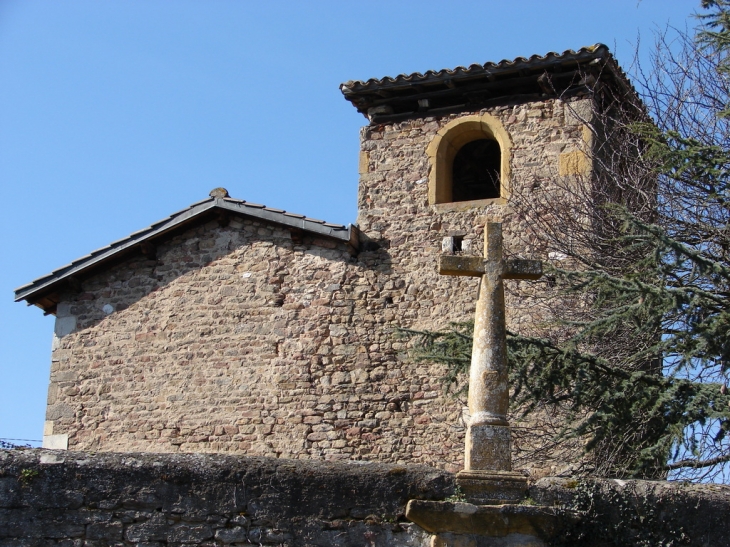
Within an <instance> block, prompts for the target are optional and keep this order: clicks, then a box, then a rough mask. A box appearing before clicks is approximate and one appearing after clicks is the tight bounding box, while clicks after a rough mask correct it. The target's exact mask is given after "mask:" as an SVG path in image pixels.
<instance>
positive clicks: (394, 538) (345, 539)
mask: <svg viewBox="0 0 730 547" xmlns="http://www.w3.org/2000/svg"><path fill="white" fill-rule="evenodd" d="M453 491H454V478H453V476H452V475H450V474H448V473H445V472H443V471H437V470H435V469H430V468H427V467H408V468H405V467H402V466H393V465H390V466H388V465H380V464H371V465H356V464H342V463H340V464H332V463H325V462H297V461H292V460H281V459H273V458H249V457H241V456H238V457H234V456H222V455H186V454H164V455H152V454H110V453H107V454H102V455H92V454H88V453H82V452H61V451H47V450H43V451H42V450H33V451H19V450H15V451H0V547H11V546H12V547H47V546H59V547H61V546H63V547H81V546H83V547H106V546H112V545H113V546H123V545H136V546H144V547H162V546H164V545H169V546H182V545H200V546H209V547H213V546H220V545H251V544H253V545H280V546H292V547H293V546H312V547H314V546H322V547H325V546H327V547H330V546H332V547H349V546H352V547H362V546H364V545H367V546H369V547H385V546H388V547H421V546H423V547H426V545H428V538H429V535H428V534H427V533H425V532H424V531H423V530H421V529H420V528H419V527H418V526H416V525H415V524H412V523H410V522H408V521H406V520H405V517H404V513H405V505H406V503H407V502H408V500H409V499H411V498H419V499H441V498H444V497H446V496H448V495H450V494H451V493H453Z"/></svg>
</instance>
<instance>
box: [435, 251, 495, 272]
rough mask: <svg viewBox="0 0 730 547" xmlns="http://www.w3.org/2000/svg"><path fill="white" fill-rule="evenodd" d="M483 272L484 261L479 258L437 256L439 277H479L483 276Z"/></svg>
mask: <svg viewBox="0 0 730 547" xmlns="http://www.w3.org/2000/svg"><path fill="white" fill-rule="evenodd" d="M484 272H485V268H484V259H483V258H482V257H480V256H449V255H441V256H439V273H440V274H441V275H468V276H472V277H480V276H482V275H484Z"/></svg>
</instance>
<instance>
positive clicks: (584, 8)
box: [0, 0, 699, 444]
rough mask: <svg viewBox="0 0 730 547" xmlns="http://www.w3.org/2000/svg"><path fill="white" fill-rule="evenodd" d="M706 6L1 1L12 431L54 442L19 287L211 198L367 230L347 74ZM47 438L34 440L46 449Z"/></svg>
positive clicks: (42, 357) (0, 122) (553, 40)
mask: <svg viewBox="0 0 730 547" xmlns="http://www.w3.org/2000/svg"><path fill="white" fill-rule="evenodd" d="M698 5H699V1H690V0H641V1H637V0H611V1H610V2H586V1H585V0H580V1H573V0H561V1H549V0H541V1H532V0H514V1H512V2H504V1H501V0H500V1H495V0H482V1H481V2H465V1H459V0H451V1H450V2H443V1H440V2H435V1H431V0H419V1H400V2H399V1H396V0H391V1H389V2H385V1H369V2H342V1H310V2H294V1H287V2H283V1H279V2H276V1H273V0H272V1H270V2H266V3H264V2H248V1H244V0H240V1H225V0H206V1H203V0H199V1H196V2H192V1H186V0H176V1H172V0H165V1H161V0H144V1H142V0H137V1H133V0H129V1H124V2H122V1H104V2H99V1H58V0H53V1H51V0H48V1H35V0H0V82H2V84H1V85H0V203H2V208H3V212H2V214H1V215H0V229H1V232H0V233H2V234H3V235H4V240H3V244H2V248H3V252H2V253H1V254H0V378H1V380H0V438H4V439H30V440H34V439H40V438H41V436H42V428H43V419H44V412H45V400H46V390H47V384H48V375H49V368H50V350H51V333H52V330H53V317H44V316H43V313H42V311H41V310H40V309H38V308H35V307H26V306H25V304H23V303H13V293H12V291H13V289H14V288H16V287H17V286H20V285H23V284H25V283H27V282H29V281H31V280H32V279H35V278H36V277H39V276H40V275H43V274H45V273H47V272H49V271H51V270H53V269H55V268H57V267H59V266H62V265H64V264H66V263H68V262H70V261H71V260H72V259H74V258H77V257H79V256H82V255H85V254H86V253H88V252H89V251H91V250H93V249H96V248H98V247H102V246H104V245H106V244H107V243H109V242H111V241H114V240H117V239H119V238H121V237H124V236H126V235H128V234H129V233H131V232H134V231H136V230H138V229H140V228H143V227H145V226H147V225H149V224H150V223H151V222H153V221H155V220H157V219H160V218H163V217H165V216H167V215H169V214H170V213H172V212H174V211H177V210H179V209H182V208H184V207H186V206H188V205H189V204H191V203H193V202H196V201H199V200H201V199H203V198H205V197H206V196H207V195H208V192H209V191H210V190H211V189H212V188H214V187H217V186H224V187H226V188H227V189H228V190H229V192H230V194H231V195H232V196H233V197H236V198H241V199H246V200H249V201H254V202H258V203H264V204H266V205H269V206H274V207H278V208H282V209H286V210H289V211H294V212H298V213H304V214H307V215H308V216H311V217H315V218H321V219H325V220H328V221H330V222H339V223H343V224H348V223H351V222H354V221H355V217H356V195H357V157H358V138H359V135H358V132H359V128H360V127H361V126H363V125H365V123H366V120H365V118H363V117H362V116H361V115H360V114H358V113H357V112H356V111H355V109H354V108H353V107H352V106H351V105H350V104H349V103H348V102H346V101H345V100H344V99H343V98H342V95H341V94H340V91H339V87H338V86H339V84H340V83H342V82H345V81H347V80H351V79H362V80H365V79H368V78H371V77H376V78H379V77H383V76H395V75H397V74H399V73H404V72H405V73H410V72H424V71H426V70H429V69H436V70H437V69H441V68H452V67H455V66H458V65H468V64H471V63H484V62H487V61H499V60H502V59H513V58H515V57H517V56H529V55H531V54H535V53H537V54H545V53H547V52H549V51H559V52H562V51H564V50H566V49H577V48H579V47H581V46H585V45H590V44H594V43H596V42H603V43H605V44H607V45H608V46H609V47H610V48H611V49H612V51H614V53H615V55H616V56H617V58H618V60H619V62H620V63H621V64H622V65H623V66H624V68H626V69H628V68H629V66H630V65H631V62H632V60H633V58H634V52H635V49H636V45H637V43H639V52H640V58H643V59H646V56H647V55H648V54H649V53H650V51H651V44H652V43H653V33H654V32H655V31H656V30H657V29H659V30H661V29H663V28H665V27H666V26H667V24H669V25H673V26H677V27H680V28H685V27H689V28H691V27H693V26H694V25H695V21H694V20H693V19H691V18H690V17H689V16H690V15H691V14H692V13H693V12H694V11H695V10H696V9H697V8H698ZM31 444H33V443H31Z"/></svg>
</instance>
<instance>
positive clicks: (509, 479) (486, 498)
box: [456, 470, 527, 505]
mask: <svg viewBox="0 0 730 547" xmlns="http://www.w3.org/2000/svg"><path fill="white" fill-rule="evenodd" d="M456 484H458V485H459V488H460V489H461V492H462V493H463V494H464V497H465V498H466V501H467V502H468V503H472V504H474V505H502V504H510V503H520V502H521V501H522V500H524V499H525V498H526V497H527V478H526V477H525V476H524V475H522V474H521V473H515V472H513V471H466V470H464V471H459V473H457V474H456Z"/></svg>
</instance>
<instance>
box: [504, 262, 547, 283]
mask: <svg viewBox="0 0 730 547" xmlns="http://www.w3.org/2000/svg"><path fill="white" fill-rule="evenodd" d="M502 277H503V278H504V279H540V278H541V277H542V262H540V261H539V260H525V259H522V258H512V259H510V260H507V261H505V266H504V274H503V275H502Z"/></svg>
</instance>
